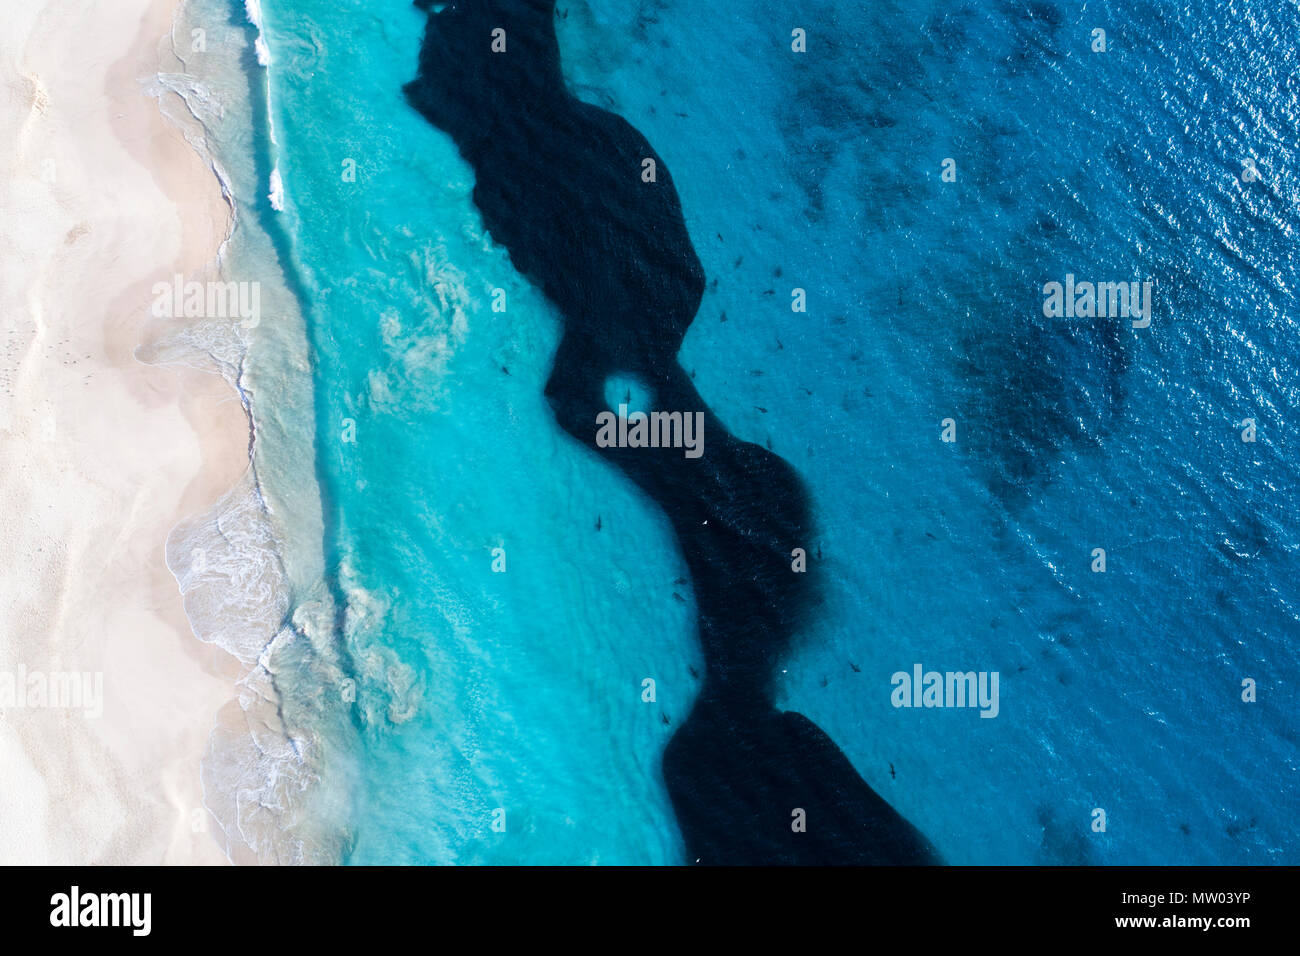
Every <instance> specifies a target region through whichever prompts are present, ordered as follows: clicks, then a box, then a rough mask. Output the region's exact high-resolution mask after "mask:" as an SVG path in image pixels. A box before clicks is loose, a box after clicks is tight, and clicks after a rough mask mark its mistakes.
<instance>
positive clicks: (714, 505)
mask: <svg viewBox="0 0 1300 956" xmlns="http://www.w3.org/2000/svg"><path fill="white" fill-rule="evenodd" d="M416 6H418V7H420V8H421V9H423V10H425V11H426V12H428V13H429V16H428V19H427V21H426V25H425V34H424V39H423V43H422V45H421V48H420V55H419V72H418V75H417V78H416V79H415V80H413V81H412V82H410V83H408V84H407V85H406V86H405V87H404V91H405V93H406V96H407V99H408V101H409V102H410V103H411V105H412V106H413V107H414V108H415V109H417V110H418V111H419V112H420V113H421V114H422V115H423V116H424V117H425V119H427V120H428V121H429V122H430V123H431V124H433V125H434V126H436V127H437V128H439V129H441V130H442V131H444V132H445V133H447V134H448V135H449V136H451V137H452V139H453V140H454V141H455V143H456V146H457V148H458V149H459V151H460V153H461V155H462V156H463V157H464V158H465V160H466V161H467V162H468V163H469V164H470V165H471V166H472V167H473V169H474V174H475V186H474V192H473V199H474V203H475V205H476V206H477V207H478V209H479V212H480V214H481V216H482V219H483V224H484V226H485V227H486V228H487V230H488V232H489V233H490V234H491V236H492V238H493V240H494V241H495V242H497V243H499V244H500V245H502V246H504V247H505V248H506V250H507V252H508V253H509V255H510V259H511V261H512V263H513V264H514V266H515V268H516V269H517V270H518V271H519V272H520V273H521V274H522V275H524V276H525V277H527V278H528V279H529V280H530V281H532V282H533V283H534V284H535V285H537V286H538V287H539V288H540V289H541V290H542V291H543V292H544V293H545V294H546V296H547V297H548V298H549V299H550V300H551V301H552V303H554V304H555V306H556V307H557V309H558V311H559V313H560V317H561V321H562V335H561V339H560V343H559V346H558V347H557V349H556V354H555V359H554V364H553V367H552V369H551V375H550V378H549V380H548V381H547V383H546V397H547V400H548V401H549V403H550V405H551V409H552V411H553V412H554V413H555V416H556V420H557V422H558V423H559V425H560V427H561V428H563V429H564V430H565V431H567V432H568V433H569V435H570V436H572V437H573V438H574V439H575V440H577V441H579V442H581V443H583V444H584V445H585V446H586V447H588V448H589V449H591V450H592V451H593V452H594V453H595V454H598V455H600V456H601V457H602V458H603V459H605V460H606V461H607V462H609V463H610V464H612V465H614V466H615V467H618V468H619V469H621V470H622V471H623V472H624V474H626V475H627V476H628V477H629V478H630V479H631V480H632V481H634V482H635V483H636V484H637V485H638V486H639V487H640V488H641V490H642V491H643V492H644V493H645V494H646V495H648V496H649V497H650V498H651V500H653V501H654V502H655V503H656V504H657V505H658V506H659V507H660V509H661V510H662V511H663V512H664V514H665V515H666V516H667V517H668V519H669V521H670V522H671V524H672V527H673V531H674V535H675V537H676V540H677V544H678V545H679V547H680V548H681V550H682V554H683V557H684V559H685V561H686V564H687V567H688V569H689V571H690V575H691V581H692V584H693V586H694V590H695V596H696V607H697V609H698V615H699V616H698V628H699V640H700V644H701V646H702V649H703V652H704V658H705V661H706V666H707V672H706V674H705V675H704V678H703V683H702V686H701V687H700V689H699V692H698V695H697V697H696V700H695V703H694V706H693V707H692V709H691V712H690V715H689V716H688V717H687V719H686V720H685V721H684V722H683V723H681V724H680V725H679V726H678V729H677V731H676V733H675V734H674V735H673V737H672V738H671V740H670V741H669V742H668V745H667V747H666V748H665V751H664V757H663V775H664V783H665V785H666V787H667V789H668V793H669V796H670V798H671V800H672V803H673V809H674V812H675V813H676V815H677V820H678V824H679V826H680V829H681V833H682V837H683V839H684V840H685V843H686V851H687V857H688V859H690V860H692V861H695V862H699V863H706V864H772V863H808V864H817V863H821V864H834V863H857V864H871V863H931V862H938V858H937V855H936V854H935V852H934V850H933V848H932V847H931V846H930V844H929V842H928V841H927V840H926V839H925V838H924V837H923V836H922V835H921V834H920V833H919V832H918V831H917V830H916V829H915V828H914V827H912V826H911V824H909V823H908V822H907V821H906V820H904V819H903V818H902V816H900V815H899V814H898V813H897V812H896V811H895V810H894V809H893V808H892V807H891V806H889V804H888V803H887V802H886V801H885V800H884V799H882V798H881V797H880V796H879V795H878V794H876V793H875V791H873V790H872V789H871V788H870V787H869V786H868V785H867V784H866V782H865V781H863V780H862V778H861V777H859V776H858V774H857V772H856V771H855V770H854V768H853V766H852V764H851V763H850V762H849V760H848V758H847V757H845V756H844V754H843V753H842V752H841V751H840V750H839V748H838V747H836V746H835V744H834V743H833V742H832V741H831V739H830V738H829V737H828V736H827V735H826V734H825V733H824V732H823V731H822V730H821V729H820V728H818V727H817V726H816V725H815V724H813V722H812V721H810V720H808V719H807V718H806V717H804V716H803V715H801V714H797V713H793V712H789V711H786V712H782V711H778V710H777V709H776V707H775V704H774V697H775V695H774V686H773V684H774V674H775V672H776V670H777V664H778V663H779V661H780V660H781V659H782V657H783V656H784V655H785V653H786V652H787V651H788V649H789V646H790V642H791V640H792V638H793V635H794V633H795V632H796V630H797V628H798V627H799V626H800V624H801V622H802V621H803V620H804V618H805V615H806V613H807V611H808V608H809V606H810V604H811V598H812V585H811V584H810V583H809V580H808V579H809V578H811V577H814V576H815V575H814V574H813V573H812V572H811V571H810V572H809V573H805V574H796V573H792V568H791V564H790V555H791V553H792V551H793V550H794V549H795V548H798V547H806V546H807V543H808V542H809V541H810V540H811V538H812V536H813V530H814V529H813V522H812V518H811V513H810V512H811V509H810V506H809V501H808V495H807V492H806V490H805V489H804V486H803V482H802V481H801V480H800V478H799V476H798V475H797V474H796V473H795V471H794V469H793V468H791V467H790V465H789V464H788V463H787V462H785V461H784V460H783V459H781V458H779V457H778V456H777V455H775V454H773V453H772V452H770V451H767V450H766V449H763V448H760V447H758V446H756V445H752V444H750V443H748V442H742V441H739V440H738V439H736V438H735V437H734V436H733V435H731V434H730V433H729V432H728V431H727V430H726V428H725V427H724V426H723V424H722V422H721V421H720V420H719V419H718V418H717V416H716V415H714V414H713V412H712V411H711V410H710V409H709V408H708V406H707V405H706V404H705V402H704V401H703V399H702V398H701V397H700V395H699V394H698V393H697V392H696V390H695V387H694V384H693V383H692V381H691V378H690V376H689V375H687V374H686V372H685V371H684V370H683V369H682V367H681V365H680V364H679V363H678V362H677V354H678V351H679V350H680V348H681V344H682V339H683V337H684V336H685V334H686V330H687V329H688V328H689V327H690V324H691V322H692V320H693V319H694V317H695V313H696V311H697V310H698V309H699V305H700V300H701V298H702V296H703V294H704V286H705V276H704V270H703V267H702V266H701V264H700V261H699V258H698V256H697V255H696V253H695V249H694V247H693V246H692V244H691V240H690V236H689V235H688V233H687V230H686V224H685V219H684V217H683V214H682V209H681V203H680V200H679V199H678V195H677V191H676V189H675V187H674V186H673V180H672V176H671V175H670V174H669V172H668V168H667V166H666V165H665V163H664V162H663V158H662V157H661V156H659V155H658V154H657V153H656V152H655V151H654V149H653V148H652V147H651V146H650V144H649V142H647V141H646V139H645V137H644V136H642V135H641V133H639V132H638V131H637V130H636V129H635V128H633V127H632V126H631V124H629V123H628V122H627V121H626V120H625V119H623V118H622V117H621V116H618V115H616V114H613V113H610V112H607V111H605V110H602V109H599V108H597V107H595V106H592V105H591V104H589V103H585V102H582V101H581V100H579V99H577V98H576V97H574V96H573V95H572V94H571V93H570V92H569V90H568V88H567V87H566V85H565V82H564V78H563V75H562V71H561V68H560V51H559V44H558V41H557V39H556V35H555V26H554V18H555V3H554V0H448V2H439V3H434V2H433V0H416ZM649 169H652V170H653V171H654V173H653V175H650V176H647V175H645V173H646V171H647V170H649ZM628 376H631V377H635V378H637V379H639V380H640V381H642V382H644V383H646V385H647V387H648V388H649V389H650V391H652V392H653V394H654V397H655V404H656V406H657V407H659V408H670V409H691V410H698V414H699V415H700V416H701V417H700V418H699V419H697V423H698V425H699V426H700V427H701V428H703V429H707V431H708V434H709V451H708V454H707V455H703V456H702V457H700V458H697V459H692V460H689V461H686V460H684V459H683V457H682V455H681V453H680V450H677V449H673V448H663V447H659V448H655V447H624V446H620V445H618V444H617V443H615V444H613V445H611V446H609V447H602V446H601V445H600V444H599V443H598V442H597V440H596V431H595V430H594V429H593V428H592V422H593V420H594V418H595V416H596V414H597V413H598V412H599V411H601V410H602V409H604V408H605V399H604V396H605V387H606V384H607V382H608V380H609V379H611V378H615V377H617V378H625V377H628ZM684 693H685V691H684Z"/></svg>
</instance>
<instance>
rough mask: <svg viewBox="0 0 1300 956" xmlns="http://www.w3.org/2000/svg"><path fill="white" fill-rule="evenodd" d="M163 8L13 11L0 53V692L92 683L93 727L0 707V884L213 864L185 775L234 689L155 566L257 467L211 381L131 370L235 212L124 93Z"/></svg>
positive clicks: (139, 101) (130, 90)
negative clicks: (69, 677)
mask: <svg viewBox="0 0 1300 956" xmlns="http://www.w3.org/2000/svg"><path fill="white" fill-rule="evenodd" d="M173 5H174V2H173V0H114V2H113V3H91V2H85V0H49V2H41V0H17V2H16V3H13V4H7V5H6V9H5V20H6V23H5V27H4V29H3V31H0V96H2V97H3V108H2V109H0V548H2V550H3V554H4V558H5V568H4V574H3V576H0V674H4V673H8V674H11V675H12V674H15V673H18V672H19V670H20V668H21V669H25V672H26V673H30V672H34V671H42V672H46V673H55V672H66V671H76V672H90V673H97V672H102V674H103V714H102V716H99V717H95V716H86V715H85V714H84V713H82V712H81V711H79V710H78V711H72V710H66V709H64V710H61V709H53V708H49V707H12V706H11V707H0V780H2V781H3V785H0V863H5V864H11V863H58V864H68V863H225V862H226V859H225V856H224V855H223V853H222V852H221V851H220V849H219V848H218V845H217V842H216V841H215V840H214V839H213V838H212V836H211V834H210V833H209V832H208V831H209V830H210V829H211V828H212V827H213V826H214V824H213V822H212V820H211V819H210V818H208V817H207V815H206V813H205V812H204V811H203V810H202V806H203V804H202V793H201V789H200V782H199V761H200V757H201V755H202V753H203V750H204V748H205V745H206V742H207V738H208V734H209V731H210V729H211V727H212V725H213V721H214V719H215V716H216V714H217V712H218V710H219V709H220V708H221V705H222V704H223V703H224V702H225V701H227V700H228V699H229V698H230V697H231V696H232V693H233V680H234V678H235V677H236V676H237V668H236V666H235V665H234V662H233V660H232V659H231V658H230V657H228V656H227V655H226V654H225V653H224V652H222V651H220V650H218V649H216V648H214V647H213V646H211V645H206V644H203V643H201V642H200V641H198V640H197V639H196V638H195V637H194V636H193V635H192V633H191V631H190V627H189V624H188V622H187V620H186V618H185V616H184V613H183V610H182V604H181V596H180V593H179V590H178V588H177V584H176V582H175V580H174V579H173V577H172V575H171V574H170V572H169V571H168V569H167V566H166V564H165V562H164V544H165V542H166V539H167V534H168V532H169V531H170V530H171V528H172V527H173V526H174V525H176V523H177V522H178V521H180V520H181V519H182V518H184V517H187V516H190V515H193V514H195V513H197V512H200V511H202V510H204V509H205V508H207V507H208V506H210V505H211V504H212V503H213V502H214V501H216V500H217V499H218V498H219V497H220V496H221V495H222V494H223V493H224V492H225V491H226V490H228V489H229V488H230V487H231V486H232V485H233V484H235V482H236V481H237V480H238V478H239V477H240V475H241V474H242V473H243V472H244V471H245V469H246V468H247V466H248V457H247V446H248V423H247V420H246V417H245V414H244V411H243V409H242V407H241V405H240V403H239V401H238V398H237V396H236V394H235V393H234V391H233V390H232V389H231V387H230V386H229V385H228V384H227V383H226V382H224V381H223V380H222V379H220V378H219V377H217V376H215V375H210V374H207V373H203V372H198V371H192V370H184V369H177V368H174V367H169V368H161V367H153V366H148V365H144V364H142V363H140V362H138V361H136V360H135V358H134V357H133V352H134V350H135V348H136V346H137V345H140V344H142V343H143V342H144V341H145V338H146V336H147V335H149V334H150V333H151V327H150V325H149V322H150V316H149V311H148V306H149V302H150V301H151V296H150V288H151V286H152V285H153V283H155V282H157V281H160V280H163V281H166V280H169V279H170V277H171V276H172V275H173V274H174V273H177V272H181V273H189V272H193V271H196V270H201V269H202V268H203V267H204V265H205V264H206V263H209V262H210V261H211V260H212V259H213V258H214V257H215V255H216V251H217V248H218V246H219V244H220V242H221V240H222V239H223V238H224V236H225V235H226V232H227V229H228V212H227V209H226V206H225V204H224V202H223V201H222V198H221V194H220V191H219V189H218V185H217V182H216V180H215V178H214V177H213V175H212V173H211V172H210V170H208V169H207V167H206V166H205V165H204V163H203V162H202V161H201V160H200V159H199V157H198V156H197V155H196V154H195V153H194V152H193V151H192V150H191V149H190V147H189V146H188V145H187V144H186V143H185V141H184V139H183V138H182V137H181V135H180V134H179V132H177V131H176V130H174V129H172V128H170V127H169V126H168V125H167V123H166V122H165V121H164V119H163V117H162V116H161V114H160V112H159V109H158V103H157V101H156V100H154V99H152V98H151V97H149V96H146V95H145V94H144V92H143V90H142V87H141V85H140V83H139V81H138V78H139V77H142V76H148V75H151V74H153V73H155V72H156V71H157V69H158V65H159V64H158V58H159V53H158V49H159V47H158V40H159V38H161V37H162V36H164V35H165V34H166V33H167V31H168V27H169V22H170V18H171V14H172V7H173Z"/></svg>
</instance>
